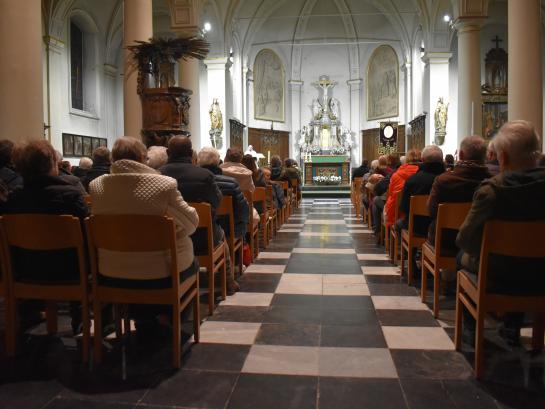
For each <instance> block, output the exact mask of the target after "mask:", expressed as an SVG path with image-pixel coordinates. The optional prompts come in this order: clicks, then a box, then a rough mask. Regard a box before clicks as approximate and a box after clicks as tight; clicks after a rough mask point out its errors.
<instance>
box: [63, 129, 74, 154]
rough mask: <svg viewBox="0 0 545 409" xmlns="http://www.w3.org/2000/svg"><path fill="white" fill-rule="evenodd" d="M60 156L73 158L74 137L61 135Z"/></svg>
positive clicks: (65, 134)
mask: <svg viewBox="0 0 545 409" xmlns="http://www.w3.org/2000/svg"><path fill="white" fill-rule="evenodd" d="M62 155H63V156H73V155H74V135H71V134H67V133H63V134H62Z"/></svg>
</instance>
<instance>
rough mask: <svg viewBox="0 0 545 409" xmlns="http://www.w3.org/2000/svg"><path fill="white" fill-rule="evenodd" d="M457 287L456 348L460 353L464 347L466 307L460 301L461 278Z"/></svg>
mask: <svg viewBox="0 0 545 409" xmlns="http://www.w3.org/2000/svg"><path fill="white" fill-rule="evenodd" d="M457 282H458V283H457V285H456V316H455V321H454V322H455V324H454V348H455V349H456V350H457V351H459V350H460V347H461V345H462V308H464V305H463V304H462V301H460V277H458V280H457Z"/></svg>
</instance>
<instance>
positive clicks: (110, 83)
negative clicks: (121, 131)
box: [101, 64, 121, 146]
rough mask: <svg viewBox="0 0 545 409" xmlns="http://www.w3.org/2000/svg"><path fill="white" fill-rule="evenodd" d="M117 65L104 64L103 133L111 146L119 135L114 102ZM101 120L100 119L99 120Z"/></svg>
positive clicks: (116, 107)
mask: <svg viewBox="0 0 545 409" xmlns="http://www.w3.org/2000/svg"><path fill="white" fill-rule="evenodd" d="M117 74H118V71H117V67H116V66H114V65H110V64H104V118H103V121H104V122H105V126H104V133H103V135H106V137H107V138H108V146H113V143H114V141H115V139H116V138H117V137H119V136H121V135H118V134H117V132H118V130H117V115H118V106H117V103H116V81H117ZM101 122H102V121H101Z"/></svg>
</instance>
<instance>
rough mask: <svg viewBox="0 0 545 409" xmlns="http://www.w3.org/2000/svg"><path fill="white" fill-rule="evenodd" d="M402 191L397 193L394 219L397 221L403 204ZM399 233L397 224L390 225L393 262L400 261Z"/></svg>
mask: <svg viewBox="0 0 545 409" xmlns="http://www.w3.org/2000/svg"><path fill="white" fill-rule="evenodd" d="M402 196H403V195H402V192H398V193H397V194H396V200H395V203H396V204H395V211H394V220H395V221H396V222H397V219H399V210H400V209H399V206H400V205H401V197H402ZM399 240H400V237H399V233H398V232H397V229H396V226H395V225H392V226H391V227H390V246H389V247H390V248H389V250H390V259H391V260H392V263H394V264H397V262H398V261H399V254H398V253H399Z"/></svg>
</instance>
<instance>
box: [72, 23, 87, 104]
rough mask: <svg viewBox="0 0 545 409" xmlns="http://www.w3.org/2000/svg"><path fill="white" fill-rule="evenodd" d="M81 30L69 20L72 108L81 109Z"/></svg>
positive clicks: (82, 66)
mask: <svg viewBox="0 0 545 409" xmlns="http://www.w3.org/2000/svg"><path fill="white" fill-rule="evenodd" d="M83 36H84V34H83V31H82V30H81V29H80V28H79V27H78V25H77V24H76V23H74V21H70V78H71V87H70V89H71V92H72V108H75V109H80V110H82V111H83V69H84V65H83V51H84V50H83Z"/></svg>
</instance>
